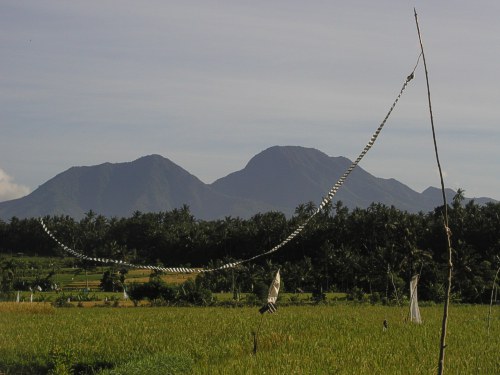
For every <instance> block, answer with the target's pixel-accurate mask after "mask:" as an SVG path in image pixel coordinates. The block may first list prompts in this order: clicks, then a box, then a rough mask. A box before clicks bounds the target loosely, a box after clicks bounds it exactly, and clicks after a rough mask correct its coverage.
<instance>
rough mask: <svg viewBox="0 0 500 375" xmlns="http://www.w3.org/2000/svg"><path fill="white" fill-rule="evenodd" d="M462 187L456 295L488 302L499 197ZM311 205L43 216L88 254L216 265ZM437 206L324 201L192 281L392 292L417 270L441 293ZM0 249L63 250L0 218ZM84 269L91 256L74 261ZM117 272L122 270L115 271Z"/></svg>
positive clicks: (455, 218)
mask: <svg viewBox="0 0 500 375" xmlns="http://www.w3.org/2000/svg"><path fill="white" fill-rule="evenodd" d="M463 199H464V197H463V191H462V190H459V191H458V193H457V195H456V196H455V197H454V199H453V202H452V203H451V205H450V207H449V208H448V210H449V212H448V214H449V227H450V230H451V232H452V247H453V267H454V268H453V270H454V277H453V297H454V299H455V300H457V301H462V302H470V303H481V302H484V303H486V302H489V296H490V293H491V288H492V283H493V279H494V275H495V272H496V270H497V268H498V267H499V265H500V264H499V263H500V203H488V204H486V205H478V204H476V203H475V202H474V201H470V202H468V203H467V204H465V205H464V204H463ZM315 209H316V207H315V205H314V204H313V203H311V202H310V203H306V204H301V205H299V206H298V207H297V208H296V210H295V214H294V215H293V216H292V217H291V218H287V217H286V216H285V215H284V214H283V213H280V212H268V213H259V214H256V215H254V216H253V217H251V218H250V219H241V218H235V217H226V218H224V219H219V220H197V219H196V218H195V217H194V216H193V215H192V214H191V212H190V210H189V207H188V206H183V207H181V208H178V209H174V210H171V211H167V212H158V213H142V212H135V213H134V214H133V215H132V216H131V217H128V218H116V217H115V218H106V217H104V216H102V215H97V214H96V213H95V212H93V211H90V212H88V213H87V214H86V215H85V217H84V218H83V219H81V220H78V221H77V220H75V219H73V218H71V217H69V216H47V217H45V218H44V221H45V223H46V224H47V226H48V227H49V228H50V230H51V231H52V232H53V233H54V235H55V236H56V237H57V238H58V239H59V240H60V241H61V242H63V243H65V244H66V245H67V246H69V247H71V248H73V249H77V250H79V251H81V252H82V253H84V254H86V255H88V256H92V257H103V258H113V259H122V260H125V261H127V262H130V263H136V264H145V265H146V264H154V265H165V266H169V267H179V266H184V267H215V266H218V265H222V264H224V263H226V262H230V261H233V260H239V259H246V258H249V257H252V256H254V255H256V254H260V253H262V252H265V251H267V250H269V249H271V248H272V247H274V246H275V245H276V244H278V243H280V242H281V241H282V240H284V239H285V238H286V237H287V236H288V235H289V234H290V233H291V232H292V231H294V230H295V229H296V228H297V227H298V226H299V225H300V224H301V223H303V222H304V220H305V219H306V218H308V217H309V216H310V215H311V214H312V213H313V212H314V211H315ZM442 213H443V207H437V208H436V209H435V210H433V211H432V212H428V213H423V212H420V213H417V214H413V213H408V212H406V211H401V210H398V209H396V208H395V207H389V206H386V205H383V204H378V203H374V204H372V205H371V206H369V207H368V208H366V209H360V208H356V209H353V210H349V209H348V208H347V207H345V206H343V204H342V202H340V201H338V202H336V203H335V204H333V205H332V204H330V205H327V207H326V208H325V209H324V210H322V211H321V212H320V213H318V214H317V215H315V216H314V217H313V218H312V219H311V220H310V221H309V223H308V224H307V226H306V227H305V229H304V230H303V232H302V233H301V234H300V235H299V236H298V237H297V238H295V239H294V240H293V241H290V242H289V243H287V244H286V245H285V246H283V247H282V248H281V249H280V250H279V251H277V252H276V253H273V254H272V255H270V256H266V257H262V258H259V259H258V260H256V261H254V262H249V263H244V264H243V265H241V266H239V267H238V268H236V269H228V270H223V271H217V272H212V273H203V274H200V275H199V276H198V278H197V280H196V284H197V285H200V287H203V288H206V289H209V290H211V291H214V292H220V291H232V292H233V293H235V294H236V293H240V292H255V291H256V290H260V289H262V288H265V287H264V286H265V285H268V283H269V281H270V280H271V278H272V276H273V274H274V272H275V271H276V269H278V268H280V269H281V274H282V277H283V288H284V290H286V291H290V292H297V291H299V292H300V291H309V292H311V291H313V292H315V293H316V295H321V293H322V292H326V291H341V292H349V293H353V292H356V293H358V294H361V295H362V294H363V293H369V294H371V295H378V296H381V297H390V296H392V295H393V294H394V293H395V292H396V293H397V292H400V293H403V292H405V291H407V290H408V283H409V280H410V278H411V276H412V275H414V274H419V275H420V284H419V297H420V298H421V299H424V300H434V301H442V300H443V296H444V285H445V278H446V257H447V253H446V235H445V228H444V226H443V218H442ZM0 238H1V239H2V240H1V241H0V253H3V254H7V255H14V254H18V253H22V254H24V255H38V256H66V257H67V256H68V254H67V253H65V252H64V251H63V250H62V249H61V248H59V247H58V245H57V244H56V243H55V242H54V241H53V240H52V239H51V238H50V237H49V236H47V234H46V233H45V232H44V231H43V229H42V227H41V225H40V223H39V221H38V220H37V219H35V218H31V219H18V218H16V217H13V218H12V219H11V220H10V221H8V222H5V221H1V220H0ZM72 261H73V262H74V264H75V265H77V266H79V267H82V268H88V267H92V266H93V265H92V264H91V262H88V261H83V260H80V259H72ZM117 271H118V270H117Z"/></svg>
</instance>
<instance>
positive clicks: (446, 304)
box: [413, 8, 453, 375]
mask: <svg viewBox="0 0 500 375" xmlns="http://www.w3.org/2000/svg"><path fill="white" fill-rule="evenodd" d="M413 11H414V13H415V23H416V25H417V32H418V40H419V42H420V49H421V51H422V60H423V62H424V69H425V81H426V83H427V99H428V102H429V114H430V118H431V128H432V138H433V140H434V151H435V154H436V162H437V166H438V170H439V178H440V180H441V192H442V195H443V207H444V215H443V221H444V229H445V233H446V238H447V242H448V283H447V286H446V298H445V300H444V311H443V321H442V325H441V340H440V347H439V364H438V374H439V375H442V374H443V373H444V354H445V349H446V330H447V327H448V310H449V305H450V294H451V277H452V272H453V263H452V252H451V231H450V228H449V227H448V204H447V202H446V194H445V190H444V180H443V172H442V170H441V164H440V162H439V153H438V148H437V142H436V132H435V130H434V117H433V115H432V102H431V90H430V87H429V73H428V71H427V63H426V61H425V53H424V45H423V43H422V36H421V34H420V27H419V25H418V18H417V11H416V9H415V8H413Z"/></svg>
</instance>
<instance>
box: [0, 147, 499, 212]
mask: <svg viewBox="0 0 500 375" xmlns="http://www.w3.org/2000/svg"><path fill="white" fill-rule="evenodd" d="M350 164H351V161H349V160H348V159H346V158H344V157H330V156H328V155H326V154H324V153H323V152H321V151H318V150H316V149H312V148H304V147H298V146H274V147H270V148H268V149H267V150H264V151H262V152H261V153H259V154H257V155H256V156H254V157H253V158H252V159H251V160H250V161H249V162H248V164H247V165H246V166H245V168H243V169H242V170H240V171H237V172H234V173H231V174H229V175H228V176H226V177H223V178H220V179H218V180H217V181H215V182H214V183H212V184H211V185H209V184H205V183H203V182H202V181H200V180H199V179H198V178H197V177H195V176H193V175H192V174H190V173H189V172H187V171H186V170H184V169H183V168H181V167H180V166H178V165H176V164H175V163H173V162H172V161H170V160H168V159H166V158H164V157H162V156H159V155H150V156H145V157H142V158H139V159H137V160H135V161H132V162H126V163H116V164H111V163H104V164H100V165H96V166H91V167H72V168H70V169H68V170H67V171H65V172H62V173H60V174H58V175H57V176H55V177H54V178H52V179H50V180H49V181H47V182H46V183H44V184H43V185H41V186H40V187H39V188H38V189H36V190H35V191H33V192H32V193H31V194H29V195H27V196H25V197H23V198H19V199H15V200H11V201H7V202H1V203H0V218H2V219H4V220H8V219H10V218H11V217H13V216H16V217H18V218H24V217H38V216H43V215H69V216H72V217H74V218H76V219H79V218H81V217H83V215H84V214H85V213H86V212H88V211H90V210H93V211H95V212H97V213H99V214H102V215H105V216H108V217H112V216H116V217H127V216H130V215H132V213H133V212H134V211H141V212H159V211H168V210H172V209H174V208H180V207H182V205H184V204H186V205H188V206H189V208H190V210H191V213H192V214H193V215H194V216H195V217H196V218H198V219H206V220H210V219H215V218H223V217H225V216H233V217H242V218H248V217H250V216H252V215H254V214H256V213H258V212H267V211H281V212H283V213H285V214H286V215H287V216H290V215H292V214H293V213H294V210H295V208H296V207H297V206H298V205H299V204H301V203H307V202H309V201H312V202H314V203H316V204H319V202H320V201H321V199H322V198H323V197H324V196H325V195H326V194H327V192H328V191H329V190H330V189H331V187H332V186H333V185H334V184H335V182H336V181H337V180H338V178H339V177H340V176H341V175H342V173H344V171H345V170H346V169H347V168H348V166H349V165H350ZM446 195H447V199H448V200H451V199H452V197H453V196H454V195H455V192H454V191H453V190H450V189H448V190H447V192H446ZM334 199H335V200H341V201H342V202H343V203H344V205H345V206H347V207H349V208H354V207H362V208H363V207H367V206H369V205H370V204H371V203H372V202H380V203H384V204H386V205H394V206H396V207H398V208H399V209H402V210H407V211H409V212H418V211H424V212H428V211H431V210H433V209H434V207H436V206H438V205H440V204H441V202H442V195H441V190H440V189H437V188H432V187H431V188H428V189H426V190H425V191H424V192H423V193H418V192H416V191H414V190H412V189H410V188H409V187H408V186H406V185H404V184H402V183H400V182H398V181H396V180H394V179H382V178H378V177H375V176H373V175H371V174H370V173H368V172H366V171H365V170H363V169H362V168H360V167H358V168H356V169H355V170H354V171H353V172H352V173H351V175H350V176H349V178H348V179H347V180H346V182H345V184H344V185H343V186H342V188H341V189H340V190H339V191H338V193H337V195H336V196H335V198H334ZM488 200H489V199H488V198H481V200H480V201H479V200H476V202H478V203H485V202H486V201H488ZM490 201H491V200H490Z"/></svg>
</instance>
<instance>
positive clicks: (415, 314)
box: [410, 275, 422, 323]
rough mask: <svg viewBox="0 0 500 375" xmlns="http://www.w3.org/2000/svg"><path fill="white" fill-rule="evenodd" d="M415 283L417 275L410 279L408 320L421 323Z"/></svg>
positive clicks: (416, 282)
mask: <svg viewBox="0 0 500 375" xmlns="http://www.w3.org/2000/svg"><path fill="white" fill-rule="evenodd" d="M417 284H418V275H414V276H413V277H412V278H411V281H410V321H412V322H415V323H422V318H421V316H420V309H419V308H418V299H417Z"/></svg>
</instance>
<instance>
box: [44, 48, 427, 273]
mask: <svg viewBox="0 0 500 375" xmlns="http://www.w3.org/2000/svg"><path fill="white" fill-rule="evenodd" d="M419 61H420V55H419V56H418V59H417V63H416V64H415V67H414V68H413V71H412V72H411V74H410V75H409V76H408V77H406V80H405V82H404V84H403V87H402V88H401V90H400V91H399V94H398V96H397V97H396V99H395V100H394V102H393V103H392V106H391V108H390V109H389V112H387V115H386V116H385V118H384V120H383V121H382V123H381V124H380V125H379V127H378V128H377V130H376V131H375V133H373V135H372V137H371V138H370V140H369V141H368V143H367V144H366V146H365V147H364V148H363V151H361V153H360V154H359V156H358V157H357V158H356V160H355V161H353V162H352V164H351V165H350V166H349V168H347V170H346V171H345V172H344V174H343V175H342V176H341V177H340V178H339V179H338V181H337V182H336V183H335V185H334V186H333V187H332V188H331V189H330V191H329V192H328V194H327V195H326V196H325V197H324V198H323V200H322V201H321V203H320V205H319V206H318V208H317V209H316V210H315V211H314V212H313V213H312V214H311V215H310V216H309V217H308V218H306V219H305V220H304V222H303V223H302V224H300V225H299V226H298V227H297V228H296V229H295V230H294V231H293V232H292V233H291V234H289V235H288V237H287V238H285V239H284V240H283V241H282V242H280V243H279V244H277V245H276V246H274V247H273V248H272V249H270V250H268V251H266V252H263V253H260V254H257V255H255V256H253V257H250V258H247V259H243V260H239V261H236V262H232V263H227V264H224V265H222V266H220V267H216V268H186V267H160V266H149V265H139V264H132V263H128V262H124V261H122V260H116V259H106V258H94V257H89V256H87V255H85V254H83V253H81V252H80V251H76V250H73V249H71V248H70V247H68V246H66V245H64V244H63V243H62V242H60V241H59V240H58V239H57V238H56V237H55V236H54V235H53V234H52V233H51V232H50V231H49V229H48V228H47V226H46V225H45V223H44V222H43V219H41V218H40V223H41V224H42V226H43V229H44V230H45V232H47V234H48V235H49V236H50V237H51V238H52V239H53V240H54V241H56V242H57V244H58V245H59V246H60V247H61V248H63V249H64V250H65V251H66V252H68V253H70V254H72V255H74V256H76V257H77V258H80V259H84V260H88V261H92V262H100V263H115V264H120V265H123V266H126V267H131V268H139V269H150V270H155V271H162V272H175V273H179V272H182V273H202V272H213V271H219V270H223V269H228V268H233V267H236V266H238V265H240V264H243V263H247V262H251V261H253V260H255V259H257V258H261V257H263V256H266V255H269V254H272V253H274V252H276V251H278V250H279V249H280V248H282V247H283V246H285V245H286V244H287V243H288V242H290V241H291V240H293V239H294V238H295V237H297V236H298V235H299V234H300V233H301V232H302V230H303V229H304V228H305V226H306V225H307V224H308V223H309V221H311V219H312V218H313V217H314V216H316V215H317V214H318V213H319V212H321V210H323V208H325V206H326V205H327V204H328V203H330V202H331V201H332V200H333V197H334V196H335V194H337V191H338V190H339V189H340V187H341V186H342V185H343V184H344V182H345V180H346V179H347V177H348V176H349V175H350V174H351V172H352V171H353V170H354V168H356V166H357V165H358V164H359V162H360V161H361V159H363V157H364V156H365V155H366V153H367V152H368V151H369V150H370V149H371V148H372V146H373V145H374V143H375V141H376V140H377V138H378V136H379V134H380V132H381V131H382V129H383V127H384V125H385V123H386V122H387V119H388V118H389V116H390V115H391V113H392V110H393V109H394V107H395V106H396V104H397V102H398V101H399V98H400V97H401V95H402V94H403V92H404V90H405V89H406V87H407V86H408V83H409V82H410V81H411V80H412V79H413V77H414V73H415V70H416V69H417V66H418V63H419Z"/></svg>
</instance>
